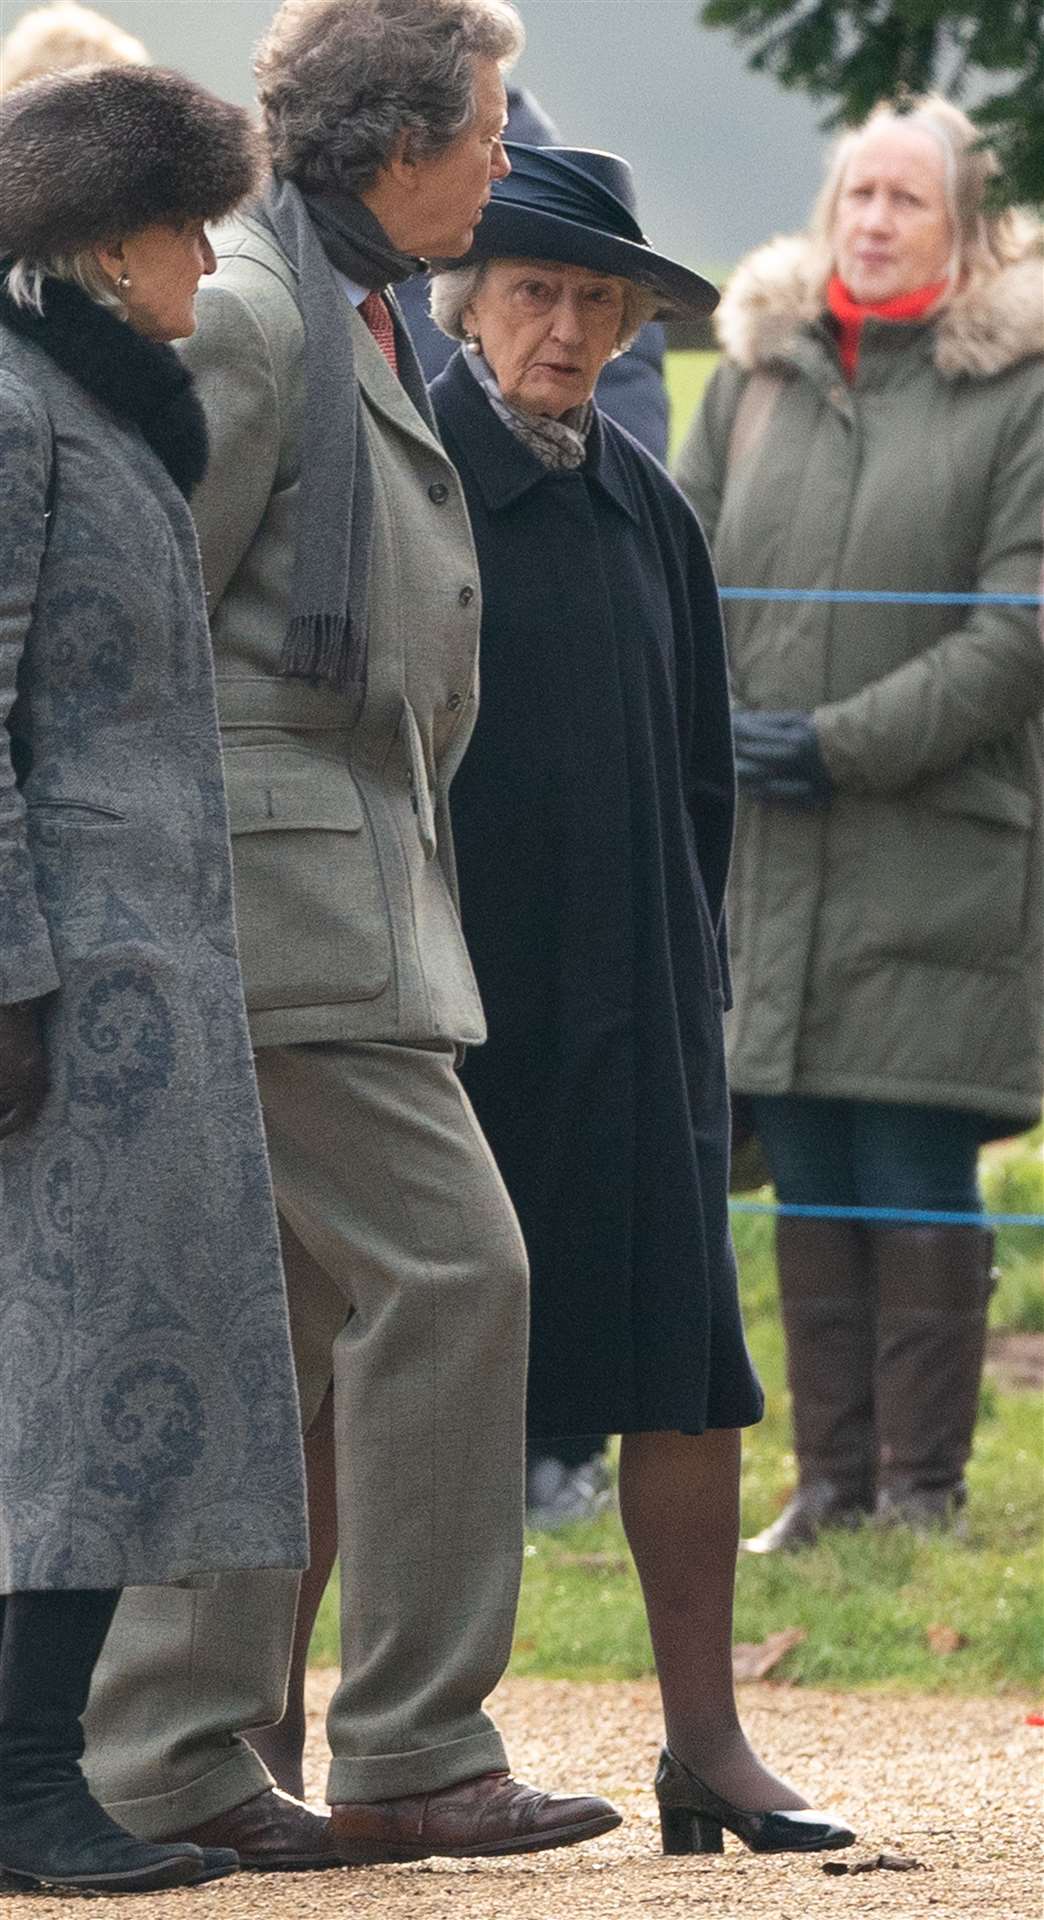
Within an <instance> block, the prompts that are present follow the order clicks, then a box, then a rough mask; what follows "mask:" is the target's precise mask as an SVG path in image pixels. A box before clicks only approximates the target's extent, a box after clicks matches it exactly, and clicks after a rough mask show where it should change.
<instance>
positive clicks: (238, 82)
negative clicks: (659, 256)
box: [0, 0, 823, 267]
mask: <svg viewBox="0 0 1044 1920" xmlns="http://www.w3.org/2000/svg"><path fill="white" fill-rule="evenodd" d="M95 4H96V5H98V6H99V8H100V10H101V11H103V12H106V13H108V14H109V15H110V17H111V18H112V19H114V20H117V21H118V22H119V24H120V25H121V26H123V27H126V28H127V29H128V31H129V32H131V33H136V34H137V35H138V36H139V37H140V38H141V39H142V40H144V42H145V44H146V45H147V47H148V48H149V51H150V53H151V54H152V55H153V57H154V58H155V59H156V60H158V61H161V62H162V63H164V64H166V65H171V66H180V67H184V68H185V69H186V71H187V72H189V73H192V74H193V75H195V77H196V78H197V79H200V80H205V81H206V82H207V83H208V84H209V85H210V86H212V87H214V88H215V90H216V91H217V92H219V93H225V94H227V95H228V96H229V97H230V98H232V99H239V100H244V101H245V100H247V99H249V97H250V50H251V47H252V45H253V44H254V42H255V41H256V39H257V38H258V35H259V34H260V33H261V31H262V29H263V27H264V25H265V23H266V21H267V20H268V18H269V16H270V14H271V13H272V12H273V11H274V9H275V0H95ZM521 10H522V13H523V17H524V19H525V22H526V28H527V32H528V36H529V45H528V47H527V50H526V53H525V55H524V56H523V59H522V62H521V64H520V66H519V68H518V77H519V78H520V79H521V80H522V81H523V82H524V83H525V84H526V85H527V86H529V87H531V88H532V89H533V91H534V92H535V93H536V94H537V95H538V97H539V98H540V100H541V101H542V102H543V104H544V106H545V107H546V108H547V110H548V112H549V113H551V114H552V116H553V117H554V119H555V120H556V121H557V122H558V125H559V128H560V130H561V132H562V135H563V138H564V139H565V140H566V142H567V143H569V144H573V145H577V146H600V147H606V148H608V149H610V150H611V151H613V152H616V153H621V154H623V155H624V156H625V158H626V159H628V160H630V162H631V164H632V166H633V167H634V169H635V173H636V176H637V180H638V190H639V198H640V209H641V214H642V219H643V221H644V224H645V227H646V230H647V231H648V233H649V235H650V237H651V238H652V239H653V241H654V242H656V243H657V244H658V245H660V246H663V247H665V248H666V249H668V250H669V251H671V252H674V253H676V254H678V255H680V256H681V257H682V258H684V259H688V260H690V261H691V262H693V263H694V264H696V263H702V264H704V265H705V266H710V267H717V266H724V265H727V264H729V263H730V262H732V261H734V260H736V259H737V258H738V256H739V255H740V254H741V253H743V252H745V251H746V250H747V248H749V247H751V246H754V245H756V244H757V242H758V241H760V240H762V239H765V238H767V237H768V235H769V234H771V233H775V232H780V231H784V230H787V229H790V228H793V227H798V226H801V225H803V224H804V221H805V218H806V216H807V213H808V208H809V205H810V203H811V200H812V197H813V194H814V192H815V187H816V184H817V180H818V176H819V169H820V165H821V153H822V144H823V143H822V136H821V135H820V133H819V131H818V127H817V112H816V109H815V108H814V107H813V106H812V105H811V104H810V103H809V102H808V101H807V100H806V99H804V98H803V97H802V96H800V95H794V94H787V93H784V92H783V91H782V90H781V89H780V88H779V87H778V86H777V84H776V83H775V81H772V80H767V79H764V78H763V77H761V76H757V75H753V74H750V73H748V72H747V70H746V68H745V65H744V60H743V55H742V53H741V52H740V51H739V49H738V48H737V46H736V45H735V43H734V42H733V41H732V39H731V37H730V36H729V35H727V34H723V33H709V32H707V31H706V30H704V29H702V28H697V27H696V26H695V25H694V24H693V23H694V19H695V14H696V0H522V8H521ZM26 11H28V7H27V5H26V0H0V24H2V26H3V29H4V31H6V30H7V29H8V28H9V27H11V26H13V24H14V22H15V20H17V19H18V18H19V16H20V15H21V14H22V13H24V12H26Z"/></svg>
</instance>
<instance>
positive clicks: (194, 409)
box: [0, 280, 207, 499]
mask: <svg viewBox="0 0 1044 1920" xmlns="http://www.w3.org/2000/svg"><path fill="white" fill-rule="evenodd" d="M0 320H2V321H3V324H4V325H5V326H6V327H9V328H10V330H11V332H12V333H16V334H19V335H20V336H21V338H22V339H23V340H31V341H32V342H33V344H34V345H35V346H38V347H40V348H42V350H43V352H44V353H46V354H48V355H49V356H50V358H51V359H52V360H53V361H54V363H55V365H56V366H58V367H61V369H62V372H63V373H67V374H69V375H70V377H71V378H72V379H73V380H75V381H77V382H78V383H79V385H80V386H81V387H82V388H83V389H84V391H85V393H89V394H90V395H91V397H92V398H93V399H95V400H100V401H101V402H102V404H103V405H104V406H106V407H108V408H109V409H110V411H111V412H112V413H115V414H117V415H118V416H119V417H120V418H121V419H123V420H130V421H131V422H132V423H133V424H134V425H135V426H136V427H139V428H140V429H141V432H142V433H143V434H144V436H145V439H146V440H147V441H148V443H149V446H150V447H151V448H152V450H153V452H154V453H155V454H157V455H158V456H159V458H160V459H161V460H162V462H163V465H164V466H165V467H166V469H167V472H168V473H169V474H170V477H171V479H172V480H173V481H174V483H175V485H176V486H178V487H180V489H181V491H182V493H183V494H184V495H185V498H186V499H188V498H189V496H190V495H191V493H192V490H193V488H194V487H196V486H197V485H198V483H199V481H200V480H202V478H203V475H204V473H205V472H206V467H207V427H206V421H205V419H204V416H203V408H202V406H201V404H200V401H199V397H198V395H197V393H196V390H195V386H194V384H193V380H192V375H191V374H190V373H189V370H188V368H187V367H186V366H185V365H184V363H183V362H182V361H181V360H180V359H179V358H178V355H177V354H176V353H175V351H174V349H173V347H165V346H159V345H157V343H156V342H155V341H153V340H146V338H145V336H144V335H143V334H140V333H136V332H135V331H134V329H133V327H130V326H128V325H127V323H126V321H124V320H120V319H118V318H117V316H116V315H115V314H114V313H110V312H109V311H108V309H107V308H105V307H100V306H99V305H98V303H97V301H96V300H92V299H91V298H90V297H89V295H87V294H86V293H83V292H82V291H81V289H80V288H79V287H75V286H72V285H71V284H70V283H69V282H68V281H65V280H48V281H47V282H46V284H45V287H44V312H43V314H42V315H41V314H39V313H35V312H32V311H31V310H29V309H28V308H26V307H18V306H16V305H15V303H14V301H13V300H11V299H10V298H9V297H8V293H7V287H6V281H3V282H0Z"/></svg>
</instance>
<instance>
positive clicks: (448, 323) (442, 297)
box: [431, 260, 663, 353]
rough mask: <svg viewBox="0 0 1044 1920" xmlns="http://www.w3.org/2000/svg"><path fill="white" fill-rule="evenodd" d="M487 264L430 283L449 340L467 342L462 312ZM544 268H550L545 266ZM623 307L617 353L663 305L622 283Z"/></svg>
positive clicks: (438, 323) (450, 271)
mask: <svg viewBox="0 0 1044 1920" xmlns="http://www.w3.org/2000/svg"><path fill="white" fill-rule="evenodd" d="M492 264H493V263H492V261H490V260H480V261H477V262H476V264H475V265H474V266H471V267H452V268H448V269H447V270H446V272H444V273H436V274H433V276H432V282H431V317H432V319H433V320H434V322H435V325H436V326H437V327H441V329H442V331H443V333H448V334H449V337H450V339H451V340H466V339H467V338H468V330H467V328H466V326H465V325H464V310H465V308H466V307H469V306H470V305H471V302H472V301H473V300H474V298H475V295H476V294H477V292H478V290H479V288H480V287H481V285H482V282H483V280H484V279H485V276H486V269H487V267H490V266H492ZM545 264H553V263H549V262H545ZM623 289H624V304H623V313H622V314H621V316H620V331H619V333H618V334H617V336H616V351H617V353H625V352H626V351H627V348H628V347H629V346H630V345H631V342H632V341H633V340H635V339H636V338H637V336H638V334H639V333H640V332H641V330H642V328H643V327H644V325H645V323H646V321H647V320H654V319H655V318H656V315H657V314H658V313H659V311H660V308H661V307H662V305H663V302H662V300H660V299H659V298H658V297H657V295H656V294H655V293H652V292H650V290H649V289H648V288H647V287H640V286H638V285H637V284H636V282H635V281H633V280H624V281H623Z"/></svg>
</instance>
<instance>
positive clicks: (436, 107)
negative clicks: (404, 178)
mask: <svg viewBox="0 0 1044 1920" xmlns="http://www.w3.org/2000/svg"><path fill="white" fill-rule="evenodd" d="M524 41H525V35H524V32H523V28H522V22H521V20H520V19H519V16H518V14H517V13H516V11H515V8H514V7H513V6H512V5H511V4H510V0H283V5H282V6H281V7H280V9H279V11H278V13H277V14H276V16H275V19H274V20H273V22H272V25H271V26H270V28H269V30H268V32H267V34H266V35H265V37H264V39H263V40H262V41H261V44H260V46H259V47H258V49H257V53H256V55H255V60H254V72H255V74H256V76H257V84H258V100H259V102H260V105H261V114H262V119H263V122H264V128H265V133H266V135H267V139H268V148H269V154H270V158H271V161H272V166H273V168H274V170H275V172H276V173H277V174H280V175H283V176H284V177H286V178H287V179H289V180H293V181H294V182H295V183H296V185H297V186H299V187H302V188H304V189H306V190H309V191H312V192H319V193H322V192H328V191H330V190H331V189H333V190H342V191H343V190H347V191H348V192H353V193H357V192H359V191H360V190H361V189H363V188H365V187H368V186H370V185H371V184H372V183H373V181H374V180H375V179H376V177H377V175H378V173H379V172H380V170H381V168H382V167H383V166H385V165H387V162H388V160H389V159H390V158H391V155H392V153H393V152H394V150H395V147H396V145H397V143H398V142H399V140H400V138H401V137H402V136H403V135H404V134H405V135H406V137H407V139H408V141H409V150H410V153H411V155H412V156H413V157H414V158H419V159H426V158H428V157H429V156H430V155H432V154H436V153H440V152H441V151H442V149H443V148H444V147H448V146H450V145H452V143H453V141H454V140H456V139H457V138H458V136H459V135H460V134H461V133H463V132H464V131H465V129H466V128H467V127H468V126H470V124H471V121H472V118H473V116H474V111H475V102H474V70H473V66H472V62H473V60H475V59H476V58H479V59H490V60H495V61H497V63H498V64H499V65H501V66H504V65H507V64H508V63H510V62H511V61H512V60H515V59H517V58H518V55H519V54H520V53H521V51H522V47H523V45H524Z"/></svg>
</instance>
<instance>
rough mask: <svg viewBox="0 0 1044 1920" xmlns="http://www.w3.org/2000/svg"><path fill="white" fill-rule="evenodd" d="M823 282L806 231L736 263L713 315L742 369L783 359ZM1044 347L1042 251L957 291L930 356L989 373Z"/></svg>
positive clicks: (809, 317) (819, 298)
mask: <svg viewBox="0 0 1044 1920" xmlns="http://www.w3.org/2000/svg"><path fill="white" fill-rule="evenodd" d="M823 291H824V283H823V276H822V272H821V270H820V267H819V262H818V256H817V253H816V249H815V247H814V245H813V242H812V241H811V240H810V239H809V238H808V237H807V236H805V235H803V234H792V235H787V236H785V237H783V238H780V239H776V240H771V241H769V243H768V245H767V246H764V247H759V248H758V249H757V251H756V252H755V253H751V254H748V256H747V258H746V259H745V260H744V261H742V262H741V264H740V266H739V267H738V268H737V270H736V272H735V273H734V275H733V277H732V279H731V280H730V282H729V284H728V286H727V287H726V289H725V293H724V295H723V297H722V302H721V305H720V307H719V308H718V311H717V313H716V315H715V328H716V330H717V334H718V338H719V340H720V341H721V344H722V347H723V348H724V351H725V353H726V354H727V355H728V357H729V359H730V360H734V361H735V362H736V364H737V365H738V366H740V367H742V368H743V369H744V370H745V371H751V370H752V369H753V368H755V367H762V366H767V365H769V364H771V363H772V362H778V361H780V360H783V361H785V360H788V359H789V358H790V357H791V355H792V353H793V350H794V345H795V342H796V340H797V336H798V334H799V333H800V332H801V331H802V329H803V328H805V327H809V326H811V325H812V324H813V322H815V321H816V320H818V319H819V317H820V315H821V313H822V312H823ZM1035 354H1044V255H1042V252H1041V250H1039V249H1038V250H1036V251H1035V252H1033V253H1032V254H1028V255H1027V256H1026V257H1025V258H1024V259H1022V260H1019V261H1016V262H1015V263H1014V264H1013V265H1012V266H1009V267H1002V268H1001V269H1000V270H999V271H998V272H997V273H996V274H995V275H994V276H993V277H992V279H990V280H987V281H985V282H979V283H978V284H977V285H975V286H973V287H970V288H969V289H968V290H967V291H966V292H964V293H960V294H957V295H955V297H954V298H953V299H952V300H950V301H949V302H948V303H947V305H946V306H945V307H944V308H943V309H942V311H941V312H940V314H939V315H938V318H937V319H936V321H935V349H934V356H935V364H936V367H937V368H938V370H939V372H940V373H941V374H942V375H943V376H944V377H946V378H947V379H956V378H957V377H958V376H960V375H962V374H964V375H971V376H972V377H973V378H978V379H989V378H990V377H991V376H993V375H995V374H998V373H1003V372H1005V371H1006V369H1007V368H1008V367H1012V366H1015V365H1016V364H1017V363H1018V362H1019V361H1020V360H1027V359H1030V358H1032V357H1033V356H1034V355H1035Z"/></svg>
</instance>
